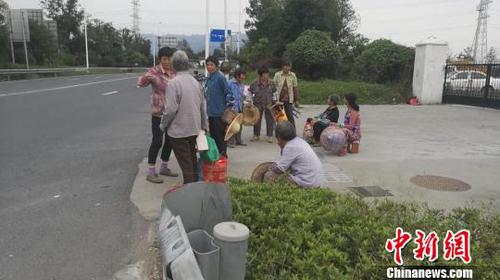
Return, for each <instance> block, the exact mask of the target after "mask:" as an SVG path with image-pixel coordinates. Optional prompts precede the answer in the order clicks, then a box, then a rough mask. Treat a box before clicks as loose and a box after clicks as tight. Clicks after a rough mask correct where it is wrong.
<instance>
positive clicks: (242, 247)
mask: <svg viewBox="0 0 500 280" xmlns="http://www.w3.org/2000/svg"><path fill="white" fill-rule="evenodd" d="M249 236H250V230H249V229H248V227H247V226H245V225H244V224H240V223H236V222H223V223H219V224H217V225H216V226H215V227H214V237H215V244H216V245H217V246H219V247H220V265H219V276H220V278H219V279H220V280H244V279H245V267H246V262H247V258H246V253H247V249H248V237H249Z"/></svg>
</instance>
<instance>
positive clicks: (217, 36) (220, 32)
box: [210, 29, 231, 43]
mask: <svg viewBox="0 0 500 280" xmlns="http://www.w3.org/2000/svg"><path fill="white" fill-rule="evenodd" d="M227 34H228V36H231V30H228V31H227ZM225 41H226V40H225V36H224V29H212V30H210V42H214V43H224V42H225Z"/></svg>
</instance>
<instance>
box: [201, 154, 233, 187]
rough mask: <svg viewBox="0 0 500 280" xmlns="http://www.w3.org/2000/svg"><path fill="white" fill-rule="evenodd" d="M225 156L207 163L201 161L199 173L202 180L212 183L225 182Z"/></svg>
mask: <svg viewBox="0 0 500 280" xmlns="http://www.w3.org/2000/svg"><path fill="white" fill-rule="evenodd" d="M227 162H228V161H227V158H226V157H221V158H220V159H219V160H218V161H216V162H212V163H208V162H205V161H203V160H202V161H201V174H202V175H203V181H205V182H214V183H226V181H227Z"/></svg>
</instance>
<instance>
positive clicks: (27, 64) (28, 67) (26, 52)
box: [21, 11, 30, 70]
mask: <svg viewBox="0 0 500 280" xmlns="http://www.w3.org/2000/svg"><path fill="white" fill-rule="evenodd" d="M21 16H22V18H23V42H24V56H25V58H26V69H28V70H29V69H30V62H29V60H28V45H27V44H26V25H25V17H24V11H23V12H22V14H21ZM28 28H29V27H28Z"/></svg>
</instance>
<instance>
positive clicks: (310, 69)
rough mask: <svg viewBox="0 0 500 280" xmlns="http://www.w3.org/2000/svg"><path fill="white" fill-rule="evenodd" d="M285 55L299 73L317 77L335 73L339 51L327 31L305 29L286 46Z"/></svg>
mask: <svg viewBox="0 0 500 280" xmlns="http://www.w3.org/2000/svg"><path fill="white" fill-rule="evenodd" d="M286 56H287V57H288V58H290V59H291V60H292V62H293V63H294V66H295V69H297V71H298V72H299V73H302V74H305V75H306V76H307V77H309V78H313V79H318V78H321V77H327V76H329V75H330V74H334V73H335V70H336V68H337V66H338V62H339V59H340V51H339V49H338V47H337V46H336V45H335V43H334V42H333V41H332V40H331V39H330V35H329V34H328V33H326V32H321V31H317V30H306V31H304V32H303V33H302V34H300V36H299V37H298V38H297V40H295V42H293V43H291V44H289V45H288V46H287V50H286Z"/></svg>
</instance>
